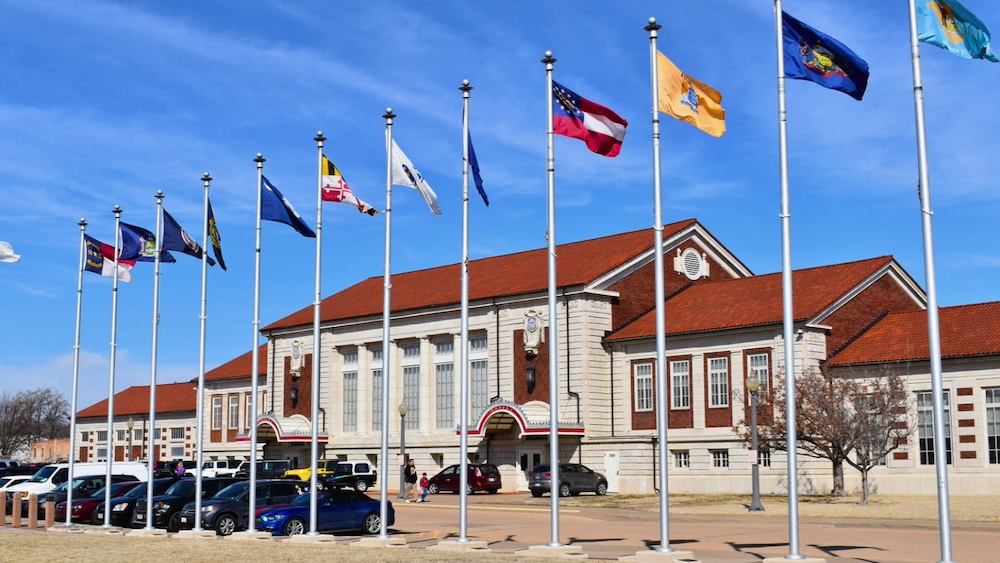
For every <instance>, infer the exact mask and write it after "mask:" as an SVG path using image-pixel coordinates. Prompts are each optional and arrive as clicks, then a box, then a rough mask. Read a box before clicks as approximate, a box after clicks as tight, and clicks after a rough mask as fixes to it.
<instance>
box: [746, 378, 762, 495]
mask: <svg viewBox="0 0 1000 563" xmlns="http://www.w3.org/2000/svg"><path fill="white" fill-rule="evenodd" d="M746 385H747V391H749V392H750V471H751V474H752V482H753V499H752V500H751V501H750V506H749V508H747V510H749V511H750V512H764V505H763V504H761V502H760V464H759V463H758V458H757V392H758V391H759V390H760V379H758V378H757V376H756V375H751V376H750V377H748V378H747V382H746Z"/></svg>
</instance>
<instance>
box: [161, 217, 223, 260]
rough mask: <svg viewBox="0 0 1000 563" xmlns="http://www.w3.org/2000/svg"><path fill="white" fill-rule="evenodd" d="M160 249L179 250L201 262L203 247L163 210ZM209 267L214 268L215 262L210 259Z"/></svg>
mask: <svg viewBox="0 0 1000 563" xmlns="http://www.w3.org/2000/svg"><path fill="white" fill-rule="evenodd" d="M160 249H161V250H177V251H178V252H183V253H184V254H187V255H188V256H194V257H195V258H197V259H198V260H201V256H202V251H201V245H200V244H198V243H197V242H196V241H195V240H194V239H193V238H191V237H190V236H189V235H188V234H187V231H185V230H184V229H182V228H181V226H180V225H179V224H178V223H177V221H175V220H174V218H173V217H172V216H171V215H170V214H169V213H167V210H166V209H164V210H163V240H162V241H160ZM208 265H209V266H214V265H215V260H212V258H211V257H209V259H208Z"/></svg>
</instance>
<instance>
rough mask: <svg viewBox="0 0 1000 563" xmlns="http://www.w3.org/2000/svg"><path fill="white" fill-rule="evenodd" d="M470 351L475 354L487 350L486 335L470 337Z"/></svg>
mask: <svg viewBox="0 0 1000 563" xmlns="http://www.w3.org/2000/svg"><path fill="white" fill-rule="evenodd" d="M469 352H471V353H473V354H475V353H476V352H486V337H485V336H477V337H475V338H469Z"/></svg>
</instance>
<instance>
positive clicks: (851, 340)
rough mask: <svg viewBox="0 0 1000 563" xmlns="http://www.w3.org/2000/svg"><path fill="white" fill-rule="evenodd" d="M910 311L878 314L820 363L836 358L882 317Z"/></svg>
mask: <svg viewBox="0 0 1000 563" xmlns="http://www.w3.org/2000/svg"><path fill="white" fill-rule="evenodd" d="M917 310H918V311H922V309H917ZM909 312H910V311H883V312H882V314H881V315H879V316H877V317H875V318H874V319H873V320H872V322H870V323H868V324H866V325H865V326H863V327H861V328H860V329H858V331H857V332H855V333H854V335H853V336H851V337H850V338H848V339H847V340H845V341H844V343H843V344H841V345H840V346H839V347H838V348H837V349H836V350H834V351H833V353H832V354H830V355H828V356H827V357H826V359H825V360H823V361H822V362H820V364H821V365H822V364H825V363H826V362H827V361H829V360H832V359H834V358H835V357H836V356H837V354H839V353H841V352H843V351H844V348H847V347H848V346H850V345H851V344H853V343H854V341H856V340H857V339H859V338H861V337H862V336H864V335H865V333H866V332H868V331H869V330H871V328H872V327H874V326H875V325H876V324H878V323H879V322H880V321H881V320H882V319H884V318H886V317H888V316H889V315H891V314H894V313H909Z"/></svg>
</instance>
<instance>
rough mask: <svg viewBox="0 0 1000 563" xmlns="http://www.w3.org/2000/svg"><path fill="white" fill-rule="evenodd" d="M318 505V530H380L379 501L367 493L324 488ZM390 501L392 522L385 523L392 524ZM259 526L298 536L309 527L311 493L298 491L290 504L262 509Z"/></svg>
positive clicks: (391, 512) (390, 513)
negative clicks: (299, 493)
mask: <svg viewBox="0 0 1000 563" xmlns="http://www.w3.org/2000/svg"><path fill="white" fill-rule="evenodd" d="M316 505H317V509H316V513H317V515H318V516H319V523H318V524H317V526H316V530H317V531H320V532H335V531H340V530H361V531H363V532H364V533H367V534H377V533H379V532H380V531H381V524H382V523H381V516H380V514H379V501H377V500H375V499H373V498H371V497H369V496H368V495H366V494H364V493H359V492H357V491H352V490H342V491H341V490H333V491H323V492H320V493H319V494H318V496H317V498H316ZM388 505H389V506H388V510H387V516H388V518H389V522H388V523H387V524H386V526H391V525H393V524H394V523H395V522H396V511H395V510H394V509H393V508H392V503H391V502H389V503H388ZM257 529H259V530H260V531H262V532H270V533H271V534H273V535H275V536H297V535H299V534H304V533H306V532H307V531H309V493H304V494H301V495H299V496H298V497H296V498H295V500H293V501H292V502H291V504H289V505H287V506H283V507H279V508H274V509H271V510H267V511H265V512H261V513H259V514H258V516H257Z"/></svg>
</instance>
